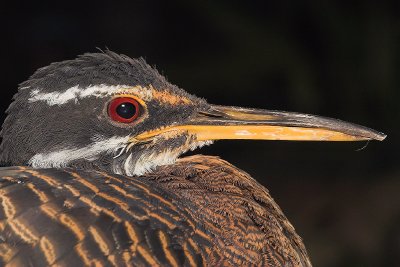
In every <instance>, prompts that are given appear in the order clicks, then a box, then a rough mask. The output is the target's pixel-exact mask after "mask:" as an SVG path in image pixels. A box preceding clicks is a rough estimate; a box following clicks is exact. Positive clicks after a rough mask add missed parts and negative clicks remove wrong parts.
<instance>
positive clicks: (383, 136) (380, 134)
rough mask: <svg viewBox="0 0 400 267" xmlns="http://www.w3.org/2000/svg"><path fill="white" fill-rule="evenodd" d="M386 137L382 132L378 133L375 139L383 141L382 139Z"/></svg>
mask: <svg viewBox="0 0 400 267" xmlns="http://www.w3.org/2000/svg"><path fill="white" fill-rule="evenodd" d="M386 137H387V135H386V134H384V133H378V134H377V138H376V139H377V140H378V141H383V140H385V139H386Z"/></svg>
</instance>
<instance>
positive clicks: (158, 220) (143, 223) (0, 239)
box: [0, 156, 311, 266]
mask: <svg viewBox="0 0 400 267" xmlns="http://www.w3.org/2000/svg"><path fill="white" fill-rule="evenodd" d="M0 203H1V208H0V259H1V261H0V262H1V265H3V264H4V265H5V264H10V265H15V266H46V265H53V264H57V265H61V266H81V265H87V266H88V265H93V266H132V265H134V266H157V265H162V266H201V265H209V266H216V265H234V266H237V265H264V266H311V264H310V263H309V260H308V257H307V253H306V251H305V248H304V245H303V243H302V241H301V239H300V238H299V236H298V235H297V234H296V233H295V232H294V229H293V227H292V226H291V224H290V223H289V222H288V221H287V219H286V217H285V216H284V215H283V213H282V212H281V210H280V209H279V207H278V206H277V205H276V204H275V202H274V201H273V199H272V198H271V197H270V195H269V194H268V192H267V190H266V189H265V188H264V187H262V186H261V185H259V184H258V183H257V182H256V181H255V180H253V179H252V178H251V177H250V176H249V175H247V174H246V173H244V172H243V171H240V170H238V169H236V168H235V167H233V166H232V165H230V164H229V163H227V162H225V161H222V160H220V159H218V158H215V157H205V156H193V157H188V158H184V159H181V160H179V161H178V162H177V164H174V165H170V166H164V167H160V168H159V169H158V170H157V171H156V172H154V173H152V174H151V175H146V176H143V177H124V176H119V175H110V174H106V173H101V172H96V171H81V170H80V171H77V170H72V169H64V170H56V169H43V170H35V169H31V168H28V167H9V168H1V170H0Z"/></svg>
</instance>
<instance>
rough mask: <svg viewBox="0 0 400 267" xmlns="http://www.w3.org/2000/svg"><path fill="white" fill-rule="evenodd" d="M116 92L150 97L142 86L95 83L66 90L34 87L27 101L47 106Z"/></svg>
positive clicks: (149, 93) (150, 92)
mask: <svg viewBox="0 0 400 267" xmlns="http://www.w3.org/2000/svg"><path fill="white" fill-rule="evenodd" d="M116 93H134V94H136V95H137V96H138V97H140V98H142V99H143V100H151V99H152V91H151V89H148V88H146V87H142V86H134V87H133V86H128V85H103V84H102V85H95V86H89V87H86V88H79V85H77V86H74V87H71V88H69V89H67V90H66V91H64V92H62V93H60V92H51V93H41V92H40V90H38V89H34V90H32V92H31V97H30V98H29V99H28V101H29V102H37V101H45V102H46V103H47V104H48V105H49V106H54V105H63V104H66V103H68V102H70V101H75V102H77V101H78V100H79V99H83V98H85V97H90V96H94V97H104V96H110V95H113V94H116Z"/></svg>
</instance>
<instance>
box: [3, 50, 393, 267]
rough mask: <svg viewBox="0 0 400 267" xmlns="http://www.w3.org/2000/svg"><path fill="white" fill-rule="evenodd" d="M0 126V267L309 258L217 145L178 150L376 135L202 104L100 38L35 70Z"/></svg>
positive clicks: (293, 116)
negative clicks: (89, 48) (90, 48)
mask: <svg viewBox="0 0 400 267" xmlns="http://www.w3.org/2000/svg"><path fill="white" fill-rule="evenodd" d="M0 136H1V139H2V141H1V145H0V163H1V166H2V167H1V168H0V204H1V205H0V265H2V266H242V265H243V266H311V260H310V258H309V256H308V253H307V250H306V248H305V245H304V243H303V241H302V239H301V237H300V236H299V235H298V234H297V233H296V231H295V228H294V227H293V226H292V224H291V223H290V222H289V221H288V219H287V218H286V216H285V215H284V213H283V212H282V210H281V209H280V207H279V206H278V205H277V204H276V202H275V201H274V199H273V198H272V197H271V195H270V193H269V191H268V190H267V189H266V188H265V187H264V186H262V185H261V184H259V183H258V182H257V181H256V180H255V179H254V178H252V177H251V176H250V175H249V174H248V173H247V172H245V171H243V170H241V169H239V168H237V167H235V166H233V165H232V164H230V163H228V162H226V161H224V160H223V159H221V158H219V157H215V156H205V155H197V154H196V155H192V156H184V155H183V154H184V153H185V152H187V151H190V150H195V149H197V148H200V147H202V146H205V145H210V144H212V142H214V141H217V140H223V139H248V140H295V141H306V140H313V141H360V140H380V141H381V140H383V139H385V137H386V135H385V134H383V133H380V132H378V131H375V130H372V129H369V128H366V127H363V126H359V125H356V124H352V123H348V122H344V121H340V120H336V119H330V118H325V117H320V116H314V115H307V114H301V113H294V112H283V111H271V110H262V109H252V108H242V107H232V106H220V105H213V104H209V103H208V102H207V101H206V100H205V99H203V98H199V97H196V96H194V95H192V94H189V93H187V92H186V91H184V90H183V89H181V88H179V87H177V86H176V85H173V84H172V83H170V82H168V81H167V80H166V78H165V77H164V76H163V75H161V74H160V73H159V72H158V71H157V70H156V69H155V68H153V67H151V66H150V65H148V64H147V63H146V62H145V60H144V59H142V58H139V59H133V58H130V57H128V56H126V55H123V54H118V53H115V52H112V51H110V50H106V51H99V52H95V53H86V54H83V55H80V56H78V57H77V58H75V59H72V60H66V61H61V62H56V63H52V64H50V65H49V66H46V67H43V68H40V69H38V70H37V71H36V72H35V73H34V74H33V75H32V76H31V77H30V78H29V79H28V80H26V81H25V82H23V83H21V84H20V85H19V89H18V92H17V94H16V95H15V96H14V98H13V102H12V103H11V104H10V106H9V108H8V109H7V116H6V119H5V120H4V123H3V126H2V130H1V133H0Z"/></svg>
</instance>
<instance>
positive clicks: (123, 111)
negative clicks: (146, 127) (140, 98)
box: [116, 102, 136, 119]
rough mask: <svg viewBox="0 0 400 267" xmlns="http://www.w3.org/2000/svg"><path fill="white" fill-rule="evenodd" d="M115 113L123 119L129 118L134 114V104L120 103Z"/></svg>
mask: <svg viewBox="0 0 400 267" xmlns="http://www.w3.org/2000/svg"><path fill="white" fill-rule="evenodd" d="M116 112H117V114H118V115H119V116H121V117H122V118H124V119H130V118H132V117H133V116H135V114H136V106H135V105H133V104H132V103H129V102H125V103H122V104H120V105H119V106H118V107H117V110H116Z"/></svg>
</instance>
